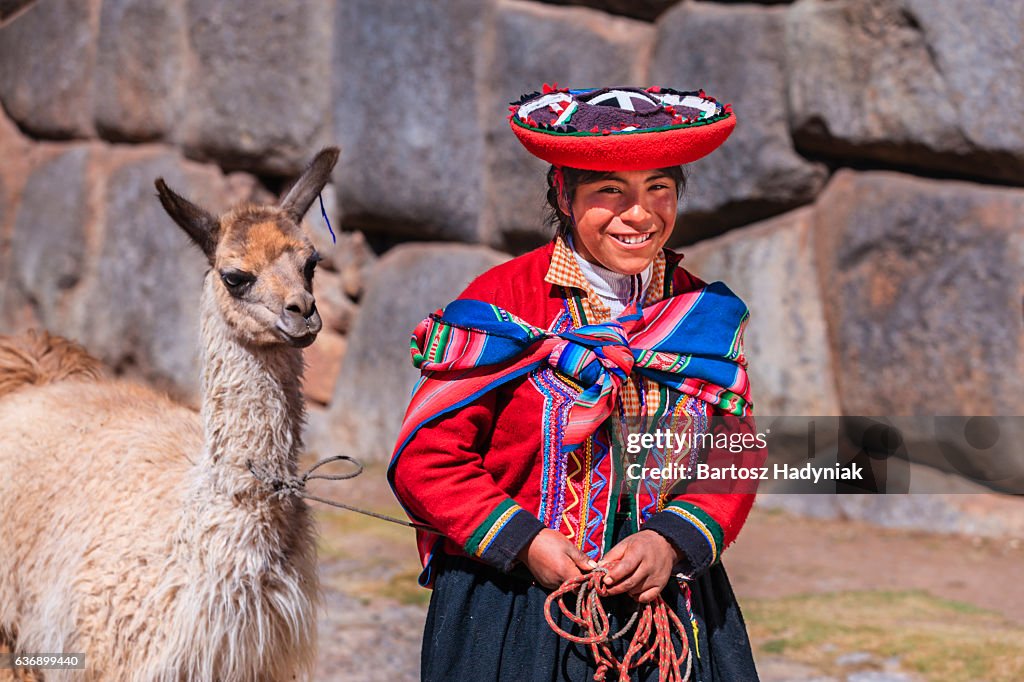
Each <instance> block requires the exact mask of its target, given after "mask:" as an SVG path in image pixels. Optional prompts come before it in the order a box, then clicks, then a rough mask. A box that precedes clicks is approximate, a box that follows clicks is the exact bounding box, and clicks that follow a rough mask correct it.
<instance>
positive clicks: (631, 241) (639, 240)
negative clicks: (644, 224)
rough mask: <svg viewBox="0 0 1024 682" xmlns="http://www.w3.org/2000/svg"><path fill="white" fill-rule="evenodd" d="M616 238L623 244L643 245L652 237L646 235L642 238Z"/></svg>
mask: <svg viewBox="0 0 1024 682" xmlns="http://www.w3.org/2000/svg"><path fill="white" fill-rule="evenodd" d="M615 238H616V239H618V240H619V241H620V242H622V243H623V244H640V243H643V242H645V241H647V240H648V239H650V238H651V235H649V234H645V235H641V236H638V237H619V236H616V237H615Z"/></svg>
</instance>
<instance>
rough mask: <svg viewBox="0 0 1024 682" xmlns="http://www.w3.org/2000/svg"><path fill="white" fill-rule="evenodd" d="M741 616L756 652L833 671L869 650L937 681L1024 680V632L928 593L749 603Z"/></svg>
mask: <svg viewBox="0 0 1024 682" xmlns="http://www.w3.org/2000/svg"><path fill="white" fill-rule="evenodd" d="M743 613H744V616H745V619H746V621H747V626H748V628H749V630H750V636H751V639H752V640H753V644H754V649H755V651H756V652H757V653H760V654H768V655H779V654H784V655H785V656H786V658H788V659H791V660H795V661H799V662H801V663H805V664H807V665H810V666H813V667H815V668H818V669H819V670H821V671H822V672H823V673H827V674H838V673H840V672H842V671H843V670H844V669H841V668H840V667H839V666H837V665H836V663H835V659H836V658H837V657H839V656H841V655H843V654H845V653H852V652H855V651H864V652H868V653H871V654H874V655H875V656H877V657H878V658H879V659H886V658H890V657H893V656H896V657H899V659H900V662H901V665H902V667H903V668H904V669H905V670H907V671H910V672H915V673H918V674H919V675H921V676H922V677H924V678H925V679H926V680H929V681H934V682H939V681H941V682H950V681H952V680H964V681H967V680H972V681H973V680H986V682H1019V681H1020V680H1024V628H1021V627H1020V626H1017V625H1015V624H1013V623H1010V622H1009V621H1007V620H1006V619H1005V618H1004V617H1003V616H1002V615H1000V614H996V613H992V612H990V611H986V610H984V609H980V608H978V607H975V606H973V605H970V604H965V603H962V602H956V601H951V600H946V599H940V598H938V597H934V596H932V595H930V594H928V593H927V592H923V591H903V592H884V591H876V592H838V593H831V594H816V595H799V596H794V597H785V598H779V599H748V600H745V601H744V602H743ZM845 671H846V672H849V669H848V668H847V669H845Z"/></svg>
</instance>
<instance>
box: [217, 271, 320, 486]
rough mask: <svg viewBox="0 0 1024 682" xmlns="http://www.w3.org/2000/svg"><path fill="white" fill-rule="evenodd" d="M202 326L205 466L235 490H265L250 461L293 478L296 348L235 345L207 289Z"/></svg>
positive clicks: (298, 381)
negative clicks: (251, 471) (251, 469)
mask: <svg viewBox="0 0 1024 682" xmlns="http://www.w3.org/2000/svg"><path fill="white" fill-rule="evenodd" d="M201 323H202V349H203V350H202V353H203V358H202V366H203V374H202V407H201V410H200V413H201V416H202V420H203V429H204V432H205V436H206V438H205V440H206V448H205V452H204V459H205V461H204V462H203V465H204V467H205V468H207V469H208V470H212V471H213V472H217V474H218V476H217V477H216V478H217V479H219V480H220V482H221V483H223V484H224V485H223V487H222V491H224V489H227V490H230V492H232V493H238V492H240V491H241V490H247V491H250V492H254V493H256V492H257V491H258V490H259V489H265V488H266V486H263V485H261V484H259V483H258V482H257V481H256V480H255V479H254V478H253V476H252V474H251V473H250V472H249V469H248V463H249V462H251V463H252V465H253V466H254V468H256V469H257V470H258V471H261V472H263V473H264V474H266V475H267V476H270V477H275V478H282V477H286V476H294V475H295V473H296V464H297V460H298V455H299V453H300V452H301V450H302V425H303V422H304V419H305V404H304V402H303V399H302V366H303V365H302V354H301V351H299V350H297V349H294V348H288V347H284V346H278V347H272V348H261V347H253V346H249V345H246V344H244V343H241V342H239V341H238V340H237V339H236V338H235V335H234V334H233V332H232V331H231V329H230V328H229V327H228V325H227V323H226V322H225V321H224V319H223V317H222V316H221V314H220V312H219V311H218V310H217V308H216V304H215V302H214V295H213V292H212V287H211V286H207V287H205V288H204V292H203V300H202V318H201ZM217 487H221V486H217Z"/></svg>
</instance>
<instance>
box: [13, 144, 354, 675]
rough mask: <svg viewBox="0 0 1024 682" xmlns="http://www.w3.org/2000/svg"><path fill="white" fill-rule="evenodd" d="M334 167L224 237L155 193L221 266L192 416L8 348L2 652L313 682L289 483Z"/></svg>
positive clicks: (103, 668) (329, 162) (299, 541)
mask: <svg viewBox="0 0 1024 682" xmlns="http://www.w3.org/2000/svg"><path fill="white" fill-rule="evenodd" d="M337 159H338V150H337V149H336V148H327V149H324V150H323V151H321V152H320V153H319V154H318V155H317V157H316V158H315V159H314V161H313V162H312V164H311V165H310V166H309V168H308V169H307V170H306V171H305V173H304V174H303V175H302V176H301V177H300V178H299V180H298V181H297V182H296V184H295V185H294V186H293V188H292V189H291V190H290V191H289V192H288V194H287V195H286V196H285V198H284V199H283V200H282V201H281V202H280V204H279V205H278V206H257V205H245V206H241V207H239V208H236V209H234V210H232V211H230V212H228V213H225V214H224V215H222V216H220V217H219V218H217V217H214V216H213V215H211V214H209V213H207V212H206V211H205V210H203V209H202V208H200V207H198V206H196V205H195V204H193V203H191V202H190V201H188V200H187V199H185V198H184V197H181V196H179V195H178V194H176V193H175V192H173V191H171V190H170V189H169V188H168V187H167V185H166V184H165V183H164V181H163V179H158V180H157V181H156V187H157V191H158V196H159V199H160V202H161V203H162V204H163V206H164V208H165V209H166V211H167V212H168V213H169V214H170V216H171V217H172V218H173V219H174V221H175V222H176V223H177V224H178V225H179V226H180V227H181V228H182V229H183V230H184V231H185V232H186V233H187V234H188V236H189V237H190V238H191V240H192V241H193V242H194V243H195V244H196V245H197V246H198V247H199V248H200V249H201V250H202V251H203V253H204V254H205V255H206V257H207V259H208V260H209V263H210V270H209V271H208V272H207V274H206V277H205V280H204V283H203V291H202V296H201V302H200V320H201V325H200V328H201V343H202V352H201V354H202V384H201V385H202V402H201V408H200V411H199V414H196V413H195V412H194V411H193V410H190V409H188V408H186V407H184V406H182V405H179V404H176V403H174V402H173V401H172V400H170V398H168V397H167V396H165V395H162V394H160V393H158V392H156V391H153V390H151V389H149V388H146V387H143V386H140V385H136V384H133V383H131V382H128V381H124V380H110V379H103V378H101V377H100V376H99V375H100V370H99V364H98V362H97V361H95V360H93V359H92V358H90V357H89V356H88V355H87V354H86V353H85V352H84V351H83V350H82V349H81V348H80V347H78V346H76V345H74V344H72V343H70V342H68V341H66V340H63V339H60V338H57V337H52V336H49V335H48V334H45V333H44V334H29V335H26V336H21V337H15V338H11V337H0V434H2V436H0V634H2V635H6V636H7V638H13V639H15V640H16V644H15V646H16V651H19V652H40V653H42V652H47V653H49V652H56V653H60V652H64V653H72V652H81V653H84V654H85V656H86V666H87V669H86V670H85V672H84V673H83V672H82V671H76V672H65V671H55V670H47V671H45V678H46V680H47V681H49V680H51V679H56V680H69V679H75V680H80V679H84V680H137V681H140V682H141V681H143V680H145V681H146V682H150V681H153V680H167V681H174V682H178V681H180V680H220V681H222V682H235V681H246V680H252V681H256V680H293V679H306V678H309V677H310V676H311V675H312V672H313V667H314V661H315V653H316V647H315V643H316V632H315V630H316V615H317V614H316V612H317V608H318V605H319V604H320V592H319V584H318V581H317V574H316V545H315V534H314V527H313V521H312V518H311V514H310V511H309V509H308V507H307V506H306V504H305V503H304V502H303V501H302V500H301V499H299V498H297V497H294V496H280V495H275V494H274V490H273V489H272V487H271V486H270V485H268V484H266V483H264V482H261V481H260V480H257V479H256V478H255V477H254V476H253V474H252V472H251V471H250V470H249V468H248V467H247V464H248V463H249V462H251V463H252V464H253V466H254V467H258V468H259V470H261V471H262V472H265V474H266V475H267V476H269V477H271V478H275V477H276V478H287V477H291V476H294V475H295V474H296V467H297V458H298V455H299V453H300V450H301V448H302V441H301V428H302V425H303V420H304V418H305V406H304V403H303V398H302V394H301V378H302V368H303V361H302V352H301V350H300V349H301V348H303V347H305V346H308V345H309V344H310V343H312V342H313V340H314V339H315V338H316V335H317V333H318V332H319V331H320V328H321V321H320V317H319V314H318V313H317V310H316V304H315V301H314V298H313V294H312V277H313V269H314V267H315V265H316V261H317V258H318V257H317V256H316V253H315V251H314V249H313V246H312V244H311V242H310V240H309V239H308V238H307V237H306V236H305V235H304V234H303V232H302V229H301V228H300V227H299V223H300V222H301V220H302V217H303V215H304V214H305V213H306V211H307V210H308V209H309V207H310V205H311V204H312V202H313V201H314V200H315V199H316V197H317V195H318V194H319V193H320V191H321V190H322V189H323V186H324V184H325V183H326V182H327V180H328V177H329V175H330V172H331V169H332V168H333V167H334V164H335V163H336V161H337Z"/></svg>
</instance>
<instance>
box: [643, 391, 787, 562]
mask: <svg viewBox="0 0 1024 682" xmlns="http://www.w3.org/2000/svg"><path fill="white" fill-rule="evenodd" d="M712 418H713V419H712V422H713V424H714V427H713V431H712V433H714V435H715V442H716V446H715V447H712V448H710V449H709V452H708V456H707V461H708V463H709V464H710V465H711V466H712V467H713V468H714V467H719V468H721V467H728V466H729V465H730V464H735V465H736V467H737V468H739V467H743V468H747V469H753V468H755V467H760V466H762V465H763V464H764V461H765V458H766V457H767V452H766V450H765V449H764V448H763V447H756V445H755V446H747V447H743V449H742V450H741V451H740V452H732V451H730V450H729V449H728V447H726V448H723V447H721V446H720V445H718V444H720V443H722V442H723V441H724V440H725V439H731V442H737V443H738V442H745V443H747V444H751V443H755V444H756V434H757V430H756V427H755V424H754V419H753V417H745V418H739V417H732V416H725V415H723V414H722V413H721V412H719V411H717V410H716V411H715V412H714V413H713V414H712ZM756 487H757V480H756V479H742V480H738V479H736V478H733V479H731V480H727V481H721V480H716V481H707V480H697V481H694V482H692V483H690V484H689V485H688V486H687V487H686V489H685V492H683V493H682V494H678V495H674V496H672V495H670V496H669V497H668V498H667V499H666V502H665V506H664V507H663V509H662V511H660V512H658V513H656V514H653V515H652V516H651V517H650V518H649V519H648V520H647V522H646V523H645V524H644V526H643V527H644V528H645V529H648V530H653V531H655V532H657V533H659V534H661V535H662V536H664V537H665V538H666V539H667V540H668V541H669V542H671V543H672V545H673V546H675V547H676V548H677V549H678V550H680V551H681V552H682V554H683V555H684V556H683V559H682V561H681V563H680V564H678V565H677V566H676V567H675V571H676V572H681V573H683V574H685V575H686V576H688V577H696V576H697V575H699V574H701V573H703V572H704V571H706V570H707V569H708V568H709V567H710V566H711V565H712V564H714V563H715V562H716V561H718V560H719V559H720V558H721V556H722V552H723V551H725V548H726V547H728V546H729V545H731V544H732V543H733V541H734V540H735V539H736V536H737V535H739V532H740V529H741V528H742V527H743V524H744V522H745V521H746V520H747V515H748V514H749V513H750V508H751V506H752V505H753V504H754V492H755V490H756Z"/></svg>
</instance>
